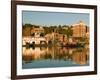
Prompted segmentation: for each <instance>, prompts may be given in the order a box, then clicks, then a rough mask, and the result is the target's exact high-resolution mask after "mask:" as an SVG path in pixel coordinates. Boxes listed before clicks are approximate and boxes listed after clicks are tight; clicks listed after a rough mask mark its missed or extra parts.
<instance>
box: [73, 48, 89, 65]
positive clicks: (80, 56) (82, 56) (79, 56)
mask: <svg viewBox="0 0 100 80" xmlns="http://www.w3.org/2000/svg"><path fill="white" fill-rule="evenodd" d="M88 57H89V55H88V51H87V50H83V51H82V52H81V51H78V52H75V54H73V55H72V60H73V61H74V62H75V63H78V64H80V65H84V64H87V61H88Z"/></svg>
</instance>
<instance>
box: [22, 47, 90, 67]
mask: <svg viewBox="0 0 100 80" xmlns="http://www.w3.org/2000/svg"><path fill="white" fill-rule="evenodd" d="M88 65H89V48H66V47H33V48H26V47H23V54H22V68H23V69H31V68H51V67H73V66H88Z"/></svg>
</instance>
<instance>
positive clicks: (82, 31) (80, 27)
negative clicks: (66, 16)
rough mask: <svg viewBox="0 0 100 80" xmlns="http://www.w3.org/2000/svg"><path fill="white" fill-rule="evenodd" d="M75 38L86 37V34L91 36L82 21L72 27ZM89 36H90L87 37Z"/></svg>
mask: <svg viewBox="0 0 100 80" xmlns="http://www.w3.org/2000/svg"><path fill="white" fill-rule="evenodd" d="M72 30H73V37H86V34H87V33H88V34H89V27H87V25H86V24H84V23H83V22H82V21H80V23H78V24H74V25H72ZM87 36H89V35H87Z"/></svg>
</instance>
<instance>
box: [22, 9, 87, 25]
mask: <svg viewBox="0 0 100 80" xmlns="http://www.w3.org/2000/svg"><path fill="white" fill-rule="evenodd" d="M22 15H23V18H22V19H23V24H26V23H30V24H37V25H47V26H49V25H71V24H75V23H78V22H79V21H83V22H84V23H85V24H87V25H89V14H88V13H68V12H44V11H41V12H40V11H23V12H22Z"/></svg>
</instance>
